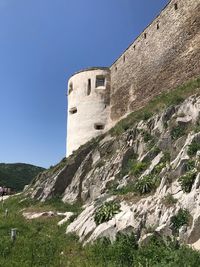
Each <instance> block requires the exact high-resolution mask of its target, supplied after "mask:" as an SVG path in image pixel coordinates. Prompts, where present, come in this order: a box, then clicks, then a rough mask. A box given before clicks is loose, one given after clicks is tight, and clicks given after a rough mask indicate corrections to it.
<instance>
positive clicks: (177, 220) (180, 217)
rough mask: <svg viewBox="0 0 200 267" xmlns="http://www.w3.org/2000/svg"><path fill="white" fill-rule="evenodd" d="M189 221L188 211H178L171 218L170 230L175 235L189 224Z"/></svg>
mask: <svg viewBox="0 0 200 267" xmlns="http://www.w3.org/2000/svg"><path fill="white" fill-rule="evenodd" d="M189 220H190V213H189V211H188V210H186V209H180V210H179V211H178V213H177V214H176V215H174V216H173V217H172V218H171V225H172V230H174V232H175V233H177V232H178V230H179V229H180V228H181V226H183V225H188V224H189Z"/></svg>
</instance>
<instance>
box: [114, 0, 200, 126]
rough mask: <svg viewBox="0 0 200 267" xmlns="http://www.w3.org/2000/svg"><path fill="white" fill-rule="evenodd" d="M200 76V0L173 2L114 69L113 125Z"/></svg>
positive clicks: (119, 60)
mask: <svg viewBox="0 0 200 267" xmlns="http://www.w3.org/2000/svg"><path fill="white" fill-rule="evenodd" d="M199 75H200V0H176V1H175V0H172V1H171V2H170V3H169V4H168V6H167V7H166V8H165V9H164V10H163V11H162V12H161V14H160V15H159V16H158V17H157V18H156V19H155V20H154V21H153V22H152V23H151V24H150V25H149V26H148V27H147V28H146V29H145V31H144V32H143V33H142V34H141V35H140V36H139V37H138V38H137V39H136V40H135V42H134V43H133V44H132V45H131V46H130V47H129V48H128V49H127V50H126V51H125V52H124V53H123V54H122V55H121V56H120V57H119V59H118V60H117V61H116V62H115V63H114V64H113V65H112V66H111V115H110V117H111V122H112V125H114V123H115V122H116V121H118V120H119V119H121V118H122V117H123V116H125V115H127V114H128V113H129V112H131V111H133V110H135V109H137V108H139V107H141V106H143V105H145V104H146V103H147V102H148V101H149V100H150V99H151V98H152V97H153V96H155V95H157V94H159V93H160V92H162V91H166V90H169V89H172V88H174V87H176V86H177V85H179V84H182V83H184V82H185V81H187V80H189V79H191V78H194V77H197V76H199Z"/></svg>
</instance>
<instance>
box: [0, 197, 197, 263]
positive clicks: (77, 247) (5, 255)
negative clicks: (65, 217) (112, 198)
mask: <svg viewBox="0 0 200 267" xmlns="http://www.w3.org/2000/svg"><path fill="white" fill-rule="evenodd" d="M20 200H21V197H13V198H11V199H8V200H6V201H5V203H4V204H3V205H0V237H1V242H0V266H5V267H30V266H34V267H45V266H46V267H50V266H52V267H67V266H68V267H94V266H95V267H120V266H124V267H126V266H135V267H139V266H140V267H146V266H150V267H153V266H159V267H162V266H163V267H164V266H165V267H175V266H176V267H177V266H181V267H183V266H185V267H186V266H187V267H188V266H190V267H196V266H200V254H199V253H198V252H195V251H193V250H192V249H190V248H187V247H179V246H178V245H177V244H176V242H170V241H167V242H166V243H165V242H163V241H162V240H161V239H153V240H152V241H151V242H150V244H149V245H148V246H147V247H143V248H138V247H137V244H136V242H135V239H134V236H130V237H126V236H121V237H118V239H117V241H116V242H115V243H114V244H111V243H110V242H109V241H108V240H104V241H99V242H97V243H96V244H94V245H90V246H86V247H82V245H81V244H80V243H79V242H78V241H77V238H76V237H75V236H73V235H66V234H65V229H66V226H67V224H65V225H63V226H61V227H58V226H57V222H58V220H59V219H61V218H59V219H58V218H55V217H54V218H40V219H35V220H33V221H26V220H25V219H24V218H23V217H22V215H21V210H22V209H28V210H37V208H38V207H40V208H41V205H42V207H43V210H49V209H50V207H51V208H52V210H55V207H58V200H55V203H54V201H53V200H52V201H51V202H50V203H47V204H44V203H43V204H39V203H38V202H35V201H34V202H33V201H31V200H25V201H23V202H20ZM6 208H7V209H8V211H9V212H8V216H7V217H5V216H4V211H5V209H6ZM61 208H62V210H63V209H65V210H66V211H67V210H68V211H71V210H73V211H75V212H80V210H77V207H73V206H69V205H66V206H65V204H61ZM11 228H17V229H18V231H17V232H18V235H17V239H16V241H15V243H12V242H11V240H10V230H11Z"/></svg>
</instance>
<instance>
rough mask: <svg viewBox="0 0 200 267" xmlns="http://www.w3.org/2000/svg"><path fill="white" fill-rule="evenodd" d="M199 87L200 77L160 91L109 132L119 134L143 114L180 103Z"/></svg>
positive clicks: (196, 91)
mask: <svg viewBox="0 0 200 267" xmlns="http://www.w3.org/2000/svg"><path fill="white" fill-rule="evenodd" d="M199 88H200V78H198V79H195V80H191V81H189V82H188V83H185V84H184V85H182V86H178V87H177V88H175V89H174V90H170V92H167V93H162V94H160V95H158V96H156V97H155V98H153V100H151V101H150V102H149V103H147V104H146V105H145V107H143V108H141V109H139V110H137V111H135V112H132V113H131V114H129V115H128V116H127V117H126V118H124V119H123V120H121V121H120V122H119V123H117V124H116V125H115V127H114V128H112V129H111V130H110V132H111V134H112V135H114V136H115V135H116V136H119V135H121V134H122V133H123V132H124V131H126V130H127V129H129V128H130V127H132V126H133V125H134V124H135V123H137V122H138V121H140V120H143V119H144V118H145V117H146V115H145V114H152V115H153V114H154V113H155V112H158V111H161V110H163V109H164V108H166V107H169V106H171V105H177V104H180V103H181V102H183V101H184V99H186V98H187V97H189V96H190V95H193V94H195V93H198V92H199ZM180 96H181V97H180ZM147 118H148V116H147Z"/></svg>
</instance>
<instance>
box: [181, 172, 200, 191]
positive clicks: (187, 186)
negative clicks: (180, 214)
mask: <svg viewBox="0 0 200 267" xmlns="http://www.w3.org/2000/svg"><path fill="white" fill-rule="evenodd" d="M196 176H197V171H196V170H195V169H193V170H191V171H189V172H187V173H186V174H185V175H183V176H181V177H180V178H179V180H178V181H179V183H180V184H181V188H182V190H183V192H185V193H190V191H191V189H192V186H193V184H194V181H195V179H196Z"/></svg>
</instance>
